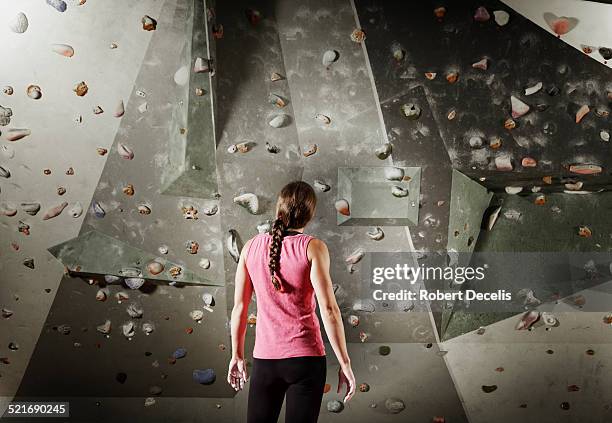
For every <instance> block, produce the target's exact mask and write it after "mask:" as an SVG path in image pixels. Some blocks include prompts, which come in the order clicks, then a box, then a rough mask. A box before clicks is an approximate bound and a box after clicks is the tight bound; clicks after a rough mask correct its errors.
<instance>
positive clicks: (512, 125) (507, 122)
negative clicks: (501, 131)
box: [504, 118, 516, 129]
mask: <svg viewBox="0 0 612 423" xmlns="http://www.w3.org/2000/svg"><path fill="white" fill-rule="evenodd" d="M504 128H506V129H514V128H516V122H515V121H514V120H512V119H510V118H508V119H506V120H505V122H504Z"/></svg>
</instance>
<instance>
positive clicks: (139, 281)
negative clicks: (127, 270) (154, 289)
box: [124, 278, 145, 289]
mask: <svg viewBox="0 0 612 423" xmlns="http://www.w3.org/2000/svg"><path fill="white" fill-rule="evenodd" d="M124 282H125V284H126V285H127V286H128V288H130V289H138V288H140V287H141V286H142V285H144V283H145V279H144V278H125V279H124Z"/></svg>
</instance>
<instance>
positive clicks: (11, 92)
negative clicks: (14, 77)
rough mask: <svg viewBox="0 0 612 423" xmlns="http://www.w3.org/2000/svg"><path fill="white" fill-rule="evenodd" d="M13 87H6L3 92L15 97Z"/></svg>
mask: <svg viewBox="0 0 612 423" xmlns="http://www.w3.org/2000/svg"><path fill="white" fill-rule="evenodd" d="M13 91H14V90H13V87H11V86H10V85H7V86H5V87H4V88H2V92H3V93H4V94H6V95H13Z"/></svg>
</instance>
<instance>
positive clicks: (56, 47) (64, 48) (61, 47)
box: [51, 44, 74, 57]
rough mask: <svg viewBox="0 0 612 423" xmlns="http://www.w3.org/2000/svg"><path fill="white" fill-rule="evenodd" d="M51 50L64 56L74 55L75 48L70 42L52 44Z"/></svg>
mask: <svg viewBox="0 0 612 423" xmlns="http://www.w3.org/2000/svg"><path fill="white" fill-rule="evenodd" d="M51 50H53V51H54V52H55V53H57V54H59V55H61V56H64V57H72V56H74V48H72V46H69V45H68V44H52V45H51Z"/></svg>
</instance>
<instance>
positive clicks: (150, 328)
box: [142, 322, 155, 335]
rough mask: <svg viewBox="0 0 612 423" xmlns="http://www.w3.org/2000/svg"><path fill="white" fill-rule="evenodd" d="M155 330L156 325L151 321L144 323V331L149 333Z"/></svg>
mask: <svg viewBox="0 0 612 423" xmlns="http://www.w3.org/2000/svg"><path fill="white" fill-rule="evenodd" d="M154 330H155V325H154V324H153V323H151V322H147V323H143V324H142V331H143V332H144V333H145V334H147V335H149V334H151V333H153V331H154Z"/></svg>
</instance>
